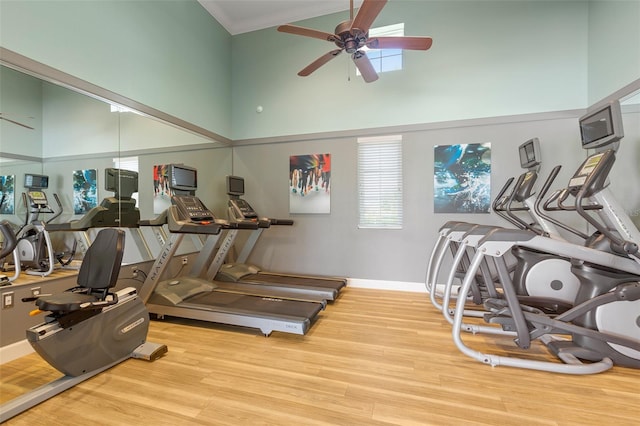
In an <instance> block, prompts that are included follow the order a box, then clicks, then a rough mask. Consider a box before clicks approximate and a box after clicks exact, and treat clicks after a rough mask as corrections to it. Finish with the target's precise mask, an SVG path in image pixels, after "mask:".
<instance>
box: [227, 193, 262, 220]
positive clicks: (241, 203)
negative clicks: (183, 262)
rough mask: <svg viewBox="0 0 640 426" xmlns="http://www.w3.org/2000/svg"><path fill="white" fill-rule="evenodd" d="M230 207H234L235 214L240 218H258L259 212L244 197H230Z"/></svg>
mask: <svg viewBox="0 0 640 426" xmlns="http://www.w3.org/2000/svg"><path fill="white" fill-rule="evenodd" d="M229 207H230V208H231V209H233V213H234V214H233V216H234V217H235V218H237V219H238V220H255V219H257V218H258V213H256V211H255V210H253V208H252V207H251V205H249V203H247V202H246V201H245V200H243V199H242V198H232V199H230V200H229Z"/></svg>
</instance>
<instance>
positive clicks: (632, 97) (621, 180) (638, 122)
mask: <svg viewBox="0 0 640 426" xmlns="http://www.w3.org/2000/svg"><path fill="white" fill-rule="evenodd" d="M639 85H640V80H639V81H638V82H637V84H635V85H633V87H635V90H631V91H629V93H628V94H625V95H623V96H621V97H620V108H621V110H622V124H623V126H624V138H623V139H622V141H621V142H620V151H619V152H618V155H617V159H616V165H615V167H614V169H613V171H612V177H611V180H612V182H614V183H615V186H614V189H613V190H614V191H615V194H616V198H617V199H618V200H619V201H620V202H621V204H622V207H623V208H624V209H625V211H626V212H627V214H628V215H629V216H630V217H631V220H632V221H633V222H634V224H635V225H636V226H637V227H638V229H640V185H639V183H640V169H639V168H638V164H640V88H637V87H638V86H639Z"/></svg>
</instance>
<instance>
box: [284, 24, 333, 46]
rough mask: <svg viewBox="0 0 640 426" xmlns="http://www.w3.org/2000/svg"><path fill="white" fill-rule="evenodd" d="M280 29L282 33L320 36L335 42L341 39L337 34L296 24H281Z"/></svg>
mask: <svg viewBox="0 0 640 426" xmlns="http://www.w3.org/2000/svg"><path fill="white" fill-rule="evenodd" d="M278 31H280V32H281V33H289V34H295V35H301V36H305V37H312V38H318V39H320V40H327V41H332V42H335V41H336V40H339V38H338V37H336V35H335V34H331V33H326V32H324V31H318V30H312V29H311V28H304V27H298V26H296V25H288V24H287V25H280V26H279V27H278Z"/></svg>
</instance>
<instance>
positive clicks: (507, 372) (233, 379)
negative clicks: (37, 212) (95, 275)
mask: <svg viewBox="0 0 640 426" xmlns="http://www.w3.org/2000/svg"><path fill="white" fill-rule="evenodd" d="M427 299H428V298H427V296H426V295H425V294H418V293H405V292H385V291H377V290H365V289H356V288H347V289H346V290H345V291H344V292H343V294H342V295H341V297H340V298H339V299H338V300H337V301H336V302H335V303H334V304H332V305H330V306H328V307H327V309H326V311H324V312H323V313H322V314H321V318H320V319H319V320H318V321H317V322H316V323H315V324H314V326H313V327H312V328H311V330H310V332H309V333H308V334H307V335H306V336H294V335H287V334H283V333H273V334H272V335H271V337H269V338H265V337H262V336H261V335H260V333H259V332H257V331H253V330H245V329H236V328H232V327H225V326H219V325H213V324H206V323H199V322H196V321H186V320H164V321H153V322H152V324H151V330H150V333H149V340H150V341H154V342H162V343H166V344H167V345H168V346H169V353H168V354H167V355H166V356H165V357H163V358H162V359H160V360H157V361H155V362H153V363H148V362H145V361H141V360H133V359H132V360H128V361H126V362H124V363H122V364H120V365H118V366H116V367H114V368H112V369H111V370H109V371H107V372H105V373H102V374H101V375H98V376H96V377H94V378H93V379H91V380H89V381H86V382H84V383H82V384H80V385H78V386H76V387H75V388H72V389H70V390H68V391H66V392H65V393H63V394H61V395H58V396H56V397H54V398H52V399H50V400H49V401H46V402H44V403H42V404H40V405H39V406H37V407H34V408H33V409H31V410H29V411H27V412H25V413H23V414H21V415H19V416H17V417H14V418H13V419H11V420H9V421H8V422H7V423H6V424H7V425H29V426H33V425H44V424H47V425H49V424H60V425H86V424H100V425H134V424H135V425H147V424H149V425H151V424H153V425H172V426H177V425H181V426H182V425H245V424H247V425H432V424H433V425H468V424H476V425H477V424H486V425H609V424H610V425H632V424H633V425H637V424H638V421H639V419H640V370H634V369H628V368H621V367H614V368H613V369H612V370H610V371H608V372H605V373H602V374H598V375H593V376H566V375H559V374H552V373H546V372H537V371H530V370H520V369H515V368H510V367H490V366H487V365H483V364H481V363H478V362H477V361H474V360H472V359H470V358H467V357H466V356H464V355H462V354H461V353H460V352H459V351H458V350H457V349H456V348H455V346H454V345H453V343H452V341H451V337H450V328H449V326H448V325H446V323H445V322H444V320H443V319H441V316H440V315H439V314H438V313H437V312H436V311H435V309H434V308H433V307H432V306H431V305H430V304H429V302H428V300H427ZM465 341H468V342H469V344H470V345H473V346H474V347H475V348H478V349H480V350H483V351H486V352H488V351H490V350H493V349H495V351H497V352H498V353H500V354H505V353H509V352H514V353H515V352H518V351H516V350H515V349H513V348H514V345H513V343H512V342H511V341H510V340H509V339H508V338H497V337H486V336H468V337H466V338H465ZM525 356H528V357H531V358H536V359H550V360H551V359H553V358H552V357H550V356H548V355H547V353H546V350H545V349H544V348H540V347H535V348H534V350H531V351H530V352H528V353H527V354H525ZM58 376H59V373H57V372H56V371H55V370H53V369H51V367H49V366H48V365H47V364H46V363H45V362H44V361H41V360H40V358H39V357H38V356H37V355H35V354H32V355H29V356H27V357H23V358H21V359H18V360H15V361H12V362H10V363H7V364H5V365H3V366H1V367H0V377H1V378H2V385H1V386H0V399H1V400H2V401H3V402H4V401H7V400H9V399H11V398H12V397H14V396H15V395H17V394H19V393H22V392H24V391H26V390H28V389H32V388H35V387H37V386H39V385H41V384H43V383H46V382H48V381H50V380H53V379H55V378H57V377H58Z"/></svg>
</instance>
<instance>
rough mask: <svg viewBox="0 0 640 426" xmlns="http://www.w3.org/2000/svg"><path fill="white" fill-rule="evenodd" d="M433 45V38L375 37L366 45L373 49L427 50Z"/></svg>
mask: <svg viewBox="0 0 640 426" xmlns="http://www.w3.org/2000/svg"><path fill="white" fill-rule="evenodd" d="M432 43H433V40H432V39H431V37H374V38H370V39H369V40H367V43H366V45H367V47H369V48H371V49H408V50H427V49H429V48H430V47H431V44H432Z"/></svg>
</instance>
